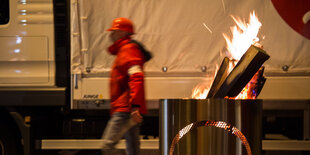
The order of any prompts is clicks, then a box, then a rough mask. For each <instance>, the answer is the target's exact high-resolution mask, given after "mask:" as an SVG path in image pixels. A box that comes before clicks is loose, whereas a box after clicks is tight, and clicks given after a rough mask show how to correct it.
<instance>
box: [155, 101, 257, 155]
mask: <svg viewBox="0 0 310 155" xmlns="http://www.w3.org/2000/svg"><path fill="white" fill-rule="evenodd" d="M261 116H262V101H261V100H229V99H204V100H196V99H163V100H161V101H160V152H161V155H172V154H174V155H241V154H242V155H246V154H249V151H250V153H251V154H253V155H259V154H261V147H262V144H261V137H262V136H261V133H262V132H261V126H262V123H261ZM249 149H250V150H249Z"/></svg>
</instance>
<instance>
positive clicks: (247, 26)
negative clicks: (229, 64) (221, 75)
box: [223, 11, 262, 61]
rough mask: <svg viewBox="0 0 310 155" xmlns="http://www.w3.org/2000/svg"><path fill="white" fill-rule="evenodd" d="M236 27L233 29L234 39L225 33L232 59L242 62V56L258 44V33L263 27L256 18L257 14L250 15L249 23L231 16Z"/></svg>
mask: <svg viewBox="0 0 310 155" xmlns="http://www.w3.org/2000/svg"><path fill="white" fill-rule="evenodd" d="M231 17H232V18H233V20H234V21H235V23H236V24H237V25H236V26H234V27H232V28H231V32H232V35H233V37H232V39H229V37H228V35H226V34H225V33H223V36H224V38H225V40H226V44H227V50H228V52H229V54H230V55H231V59H235V60H237V61H239V60H240V58H241V57H242V55H243V54H244V53H245V52H246V51H247V49H248V48H249V47H250V46H251V45H252V44H257V42H258V41H259V38H258V37H257V34H258V31H259V29H260V27H261V26H262V24H261V22H260V21H259V20H258V18H257V17H256V16H255V12H254V11H253V13H251V14H250V19H249V23H246V22H245V21H244V20H241V19H240V18H239V17H234V16H231Z"/></svg>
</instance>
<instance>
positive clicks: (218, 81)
mask: <svg viewBox="0 0 310 155" xmlns="http://www.w3.org/2000/svg"><path fill="white" fill-rule="evenodd" d="M228 69H229V58H227V57H225V58H224V59H223V61H222V64H221V66H220V68H219V70H218V71H217V73H216V76H215V78H214V80H213V83H212V86H211V88H210V90H209V93H208V96H207V98H212V97H213V96H214V94H215V93H216V92H217V91H218V89H219V88H220V86H221V85H222V84H223V82H224V81H225V79H226V77H227V75H228Z"/></svg>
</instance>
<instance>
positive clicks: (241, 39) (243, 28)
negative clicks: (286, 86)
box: [192, 1, 262, 99]
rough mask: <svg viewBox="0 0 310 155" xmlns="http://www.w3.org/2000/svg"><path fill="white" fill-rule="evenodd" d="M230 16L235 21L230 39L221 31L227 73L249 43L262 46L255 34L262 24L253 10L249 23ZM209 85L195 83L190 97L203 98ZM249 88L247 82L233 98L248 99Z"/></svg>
mask: <svg viewBox="0 0 310 155" xmlns="http://www.w3.org/2000/svg"><path fill="white" fill-rule="evenodd" d="M222 2H223V1H222ZM231 17H232V19H233V20H234V22H235V23H236V26H233V27H231V32H232V39H230V38H229V37H228V35H227V34H225V33H223V36H224V39H225V40H226V46H227V47H226V48H227V50H228V54H229V56H228V57H230V61H229V66H228V67H229V68H228V73H229V72H231V71H232V70H233V68H234V67H235V66H236V64H237V63H238V61H239V60H240V58H241V57H242V56H243V55H244V53H245V52H246V51H247V50H248V48H249V47H250V46H251V45H254V46H257V47H260V48H262V45H260V44H259V38H258V37H257V34H258V32H259V29H260V27H261V26H262V24H261V22H260V21H259V19H258V18H257V17H256V15H255V11H253V12H252V13H250V17H249V23H247V22H246V21H245V20H244V19H243V20H241V19H240V18H239V17H234V16H231ZM203 25H204V26H205V27H206V28H207V29H208V27H207V25H206V24H205V23H203ZM208 30H209V29H208ZM209 31H210V30H209ZM210 32H211V31H210ZM216 71H217V70H216ZM216 74H217V73H215V75H216ZM215 75H214V77H215ZM214 77H213V79H214ZM252 83H253V82H252ZM254 83H255V81H254ZM210 85H211V84H210ZM210 85H208V84H199V85H197V86H196V87H195V88H194V89H193V91H192V98H194V99H205V98H206V97H207V95H208V92H209V89H210ZM251 90H253V89H252V88H251V85H249V84H248V85H247V86H246V87H245V88H244V90H242V91H241V93H240V94H239V95H238V97H237V98H235V99H250V98H251V97H250V98H249V95H248V94H249V92H250V91H251ZM255 97H256V96H255ZM251 99H254V98H251Z"/></svg>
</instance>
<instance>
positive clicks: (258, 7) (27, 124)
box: [0, 0, 310, 155]
mask: <svg viewBox="0 0 310 155" xmlns="http://www.w3.org/2000/svg"><path fill="white" fill-rule="evenodd" d="M308 6H310V4H309V2H308V1H306V0H298V1H296V2H294V3H290V1H289V0H283V1H277V0H263V1H261V0H253V1H247V0H229V1H226V0H222V1H212V0H198V1H190V0H170V1H152V0H150V1H143V0H130V1H121V0H113V1H109V0H66V1H64V0H1V2H0V47H1V49H0V98H1V101H0V154H1V155H20V154H24V155H34V154H40V153H41V154H42V152H44V151H45V150H66V149H77V150H92V149H95V150H100V142H101V141H102V140H101V139H100V137H101V134H102V131H103V129H104V127H105V125H106V122H107V120H108V119H109V91H108V90H109V72H110V68H111V64H112V62H113V60H114V57H113V56H110V55H109V54H108V53H107V52H106V49H107V47H108V46H109V45H111V41H110V40H109V37H108V34H109V33H108V32H107V31H105V30H106V29H107V28H108V27H110V24H111V22H112V20H113V19H114V18H116V17H126V18H129V19H131V20H132V21H133V22H134V24H135V31H136V34H135V35H134V39H136V40H138V41H141V42H143V43H144V45H145V47H146V48H147V49H148V50H149V51H151V52H152V54H153V55H154V58H153V59H152V60H151V61H150V62H148V63H147V64H146V65H145V90H146V98H147V107H148V111H149V113H148V114H147V115H146V116H144V123H143V124H142V126H141V136H142V137H143V138H144V140H142V148H145V149H150V150H158V149H159V144H158V143H159V142H158V137H159V108H160V105H159V104H160V101H159V100H160V99H183V98H191V94H192V90H193V88H194V87H195V86H197V85H203V86H205V87H208V86H210V85H211V84H212V81H213V75H214V73H215V71H216V70H217V68H216V66H217V65H219V63H220V62H221V61H222V59H223V57H224V56H225V55H226V51H227V49H226V42H225V39H224V37H223V33H225V34H228V35H231V34H229V33H230V27H232V26H234V25H235V23H234V20H233V19H232V18H231V16H235V17H236V16H238V17H240V18H241V19H244V20H247V19H248V16H249V14H250V12H252V11H253V10H255V12H256V14H257V16H258V18H259V20H260V21H261V23H262V28H261V30H260V32H259V35H258V36H259V38H261V39H263V40H261V41H260V43H261V44H262V45H263V49H264V50H265V51H267V53H268V54H269V55H270V60H268V61H267V62H266V63H265V64H264V66H265V77H266V79H267V80H266V83H265V85H264V88H263V89H262V91H261V93H260V95H259V99H262V100H263V110H264V115H263V118H262V121H263V124H264V125H265V126H264V128H265V127H266V128H265V129H264V130H263V131H264V132H265V134H264V135H265V136H264V140H263V142H262V144H263V150H267V151H268V150H295V151H296V150H297V151H298V150H302V151H309V148H310V143H309V141H308V140H309V139H310V126H309V124H310V111H309V110H310V107H309V99H310V94H309V91H310V68H309V67H310V61H309V59H310V54H309V49H310V34H309V32H310V27H309V26H310V22H309V20H310V13H309V12H310V8H309V7H308ZM285 10H290V14H287V13H286V12H285ZM298 10H299V11H298ZM287 119H289V120H291V121H285V120H287ZM278 123H280V124H278ZM290 124H294V125H296V127H293V128H292V129H290V131H288V130H286V129H289V125H290ZM277 125H278V126H277ZM280 127H282V129H284V130H285V131H283V130H282V131H279V130H281V129H279V128H280ZM275 129H277V131H275ZM297 132H298V133H297ZM300 132H301V133H300ZM279 134H280V135H282V136H283V135H285V136H286V137H285V139H284V140H283V137H282V139H281V138H280V139H281V140H282V141H280V140H279V138H270V135H271V136H274V135H279ZM292 139H293V141H292ZM118 148H119V149H123V148H124V145H123V141H122V142H121V143H120V144H119V145H118Z"/></svg>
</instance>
